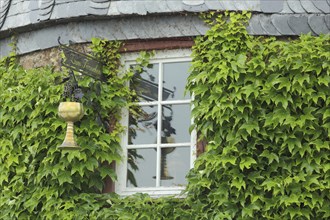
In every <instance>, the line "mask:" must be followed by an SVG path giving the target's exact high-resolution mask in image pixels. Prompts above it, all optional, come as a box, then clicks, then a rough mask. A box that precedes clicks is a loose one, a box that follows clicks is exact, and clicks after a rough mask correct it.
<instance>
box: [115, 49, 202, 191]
mask: <svg viewBox="0 0 330 220" xmlns="http://www.w3.org/2000/svg"><path fill="white" fill-rule="evenodd" d="M190 53H191V52H190V50H188V49H187V50H171V51H162V52H160V51H159V52H157V53H156V55H155V57H154V58H153V59H152V60H150V64H151V65H150V67H148V68H145V69H144V71H143V73H142V74H140V75H137V76H136V77H134V80H133V83H132V84H131V85H130V87H131V88H132V87H134V89H135V90H136V91H137V94H138V103H137V104H138V106H139V108H138V109H139V110H140V114H139V115H140V116H139V117H138V118H137V119H133V118H132V117H131V115H129V113H128V111H127V110H126V111H125V113H124V117H123V123H124V125H125V126H127V127H128V131H127V132H126V133H125V134H124V137H123V138H122V147H123V154H124V155H123V161H122V162H121V163H120V164H118V166H117V174H118V181H117V182H116V192H117V193H119V194H121V195H129V194H133V193H136V192H145V193H149V194H150V195H154V196H158V195H170V194H177V193H180V192H181V191H182V190H183V189H184V188H185V185H186V184H187V181H186V179H185V176H186V174H187V173H188V171H189V169H190V168H192V166H193V162H194V159H195V155H196V135H195V134H194V132H192V133H191V134H190V133H189V127H190V125H191V117H190V110H191V97H190V95H189V94H184V89H185V85H186V81H187V77H188V69H189V67H190V61H191V59H190ZM137 56H138V55H137V54H130V55H126V56H124V59H125V66H126V67H127V68H128V67H129V66H131V65H134V60H135V58H136V57H137ZM159 128H160V129H159Z"/></svg>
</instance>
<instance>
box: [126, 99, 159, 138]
mask: <svg viewBox="0 0 330 220" xmlns="http://www.w3.org/2000/svg"><path fill="white" fill-rule="evenodd" d="M138 108H140V111H139V113H138V116H135V117H133V115H132V114H130V115H129V129H128V144H155V143H156V141H157V106H156V105H151V106H140V107H138Z"/></svg>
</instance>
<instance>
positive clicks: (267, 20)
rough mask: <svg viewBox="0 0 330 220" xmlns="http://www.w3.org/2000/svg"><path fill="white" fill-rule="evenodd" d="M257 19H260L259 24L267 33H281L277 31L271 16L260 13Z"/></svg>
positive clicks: (275, 34)
mask: <svg viewBox="0 0 330 220" xmlns="http://www.w3.org/2000/svg"><path fill="white" fill-rule="evenodd" d="M259 19H260V25H261V27H262V28H263V29H264V31H265V32H266V33H267V35H273V36H277V35H281V33H280V32H278V30H277V29H276V27H275V26H274V24H273V22H272V19H271V16H268V15H264V14H260V15H259Z"/></svg>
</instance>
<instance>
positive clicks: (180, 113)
mask: <svg viewBox="0 0 330 220" xmlns="http://www.w3.org/2000/svg"><path fill="white" fill-rule="evenodd" d="M189 126H190V105H189V104H184V105H183V104H182V105H163V106H162V137H161V140H162V143H163V144H165V143H183V142H190V134H189Z"/></svg>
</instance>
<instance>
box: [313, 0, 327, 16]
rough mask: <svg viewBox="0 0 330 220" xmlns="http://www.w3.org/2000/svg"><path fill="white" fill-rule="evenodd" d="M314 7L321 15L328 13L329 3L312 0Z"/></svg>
mask: <svg viewBox="0 0 330 220" xmlns="http://www.w3.org/2000/svg"><path fill="white" fill-rule="evenodd" d="M312 2H313V4H314V6H315V7H316V8H318V9H319V10H320V11H322V12H323V13H330V1H328V2H327V1H325V0H324V1H319V0H314V1H312Z"/></svg>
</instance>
